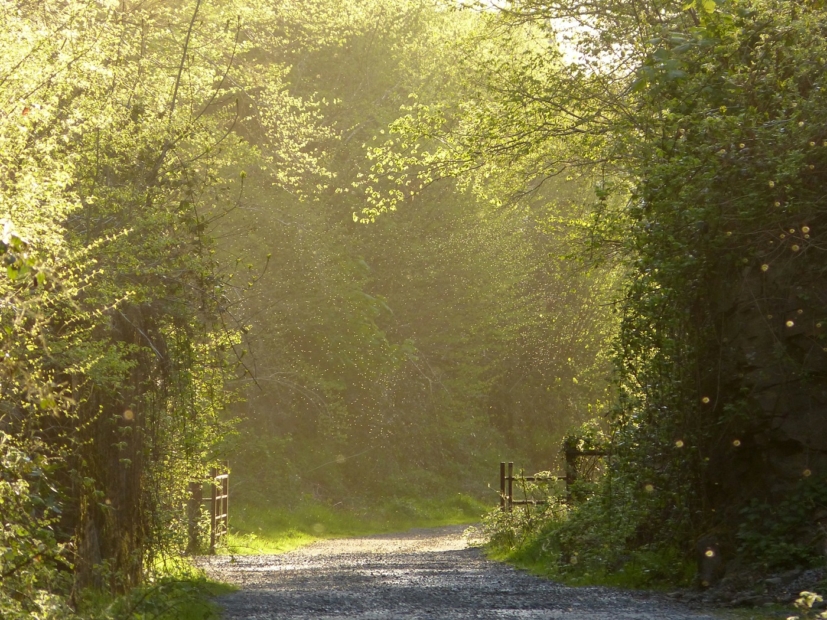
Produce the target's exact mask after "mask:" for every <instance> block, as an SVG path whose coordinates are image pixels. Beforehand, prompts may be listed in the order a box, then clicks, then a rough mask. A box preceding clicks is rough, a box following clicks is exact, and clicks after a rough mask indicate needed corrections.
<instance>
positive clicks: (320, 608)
mask: <svg viewBox="0 0 827 620" xmlns="http://www.w3.org/2000/svg"><path fill="white" fill-rule="evenodd" d="M463 529H464V528H463V527H445V528H436V529H427V530H412V531H410V532H406V533H404V534H390V535H382V536H371V537H366V538H353V539H339V540H327V541H321V542H317V543H314V544H312V545H310V546H308V547H304V548H302V549H299V550H297V551H293V552H291V553H286V554H284V555H259V556H236V557H235V558H231V557H228V556H217V557H215V556H214V557H211V558H203V560H202V561H201V562H200V564H201V566H202V567H203V568H205V569H206V570H207V572H208V573H209V574H210V576H212V577H213V578H217V579H221V580H223V581H227V582H230V583H235V584H237V585H239V586H240V587H241V589H240V590H239V591H238V592H235V593H233V594H230V595H227V596H224V597H221V598H220V599H219V601H220V603H221V605H222V606H223V607H224V609H225V618H226V619H227V620H241V619H245V620H253V619H255V620H276V619H278V620H282V619H284V620H287V619H290V620H311V619H313V620H334V619H344V618H348V619H354V620H386V619H387V620H397V619H402V618H405V619H417V620H418V619H424V618H428V619H433V620H442V619H444V620H460V619H466V618H469V619H470V618H474V619H485V620H488V619H494V618H496V619H511V618H515V619H516V618H519V619H521V620H539V619H544V620H545V619H549V620H551V619H555V620H557V619H561V620H632V619H634V620H690V619H695V620H700V619H701V618H707V619H709V618H712V616H709V615H703V614H700V613H698V612H693V611H691V610H689V609H687V608H685V607H682V606H679V605H678V604H676V603H674V602H672V601H670V600H668V599H665V598H662V597H660V596H659V595H650V594H646V593H639V592H622V591H618V590H612V589H609V588H570V587H566V586H562V585H559V584H556V583H553V582H550V581H545V580H543V579H540V578H537V577H534V576H532V575H529V574H526V573H524V572H521V571H518V570H515V569H514V568H511V567H510V566H506V565H503V564H499V563H497V562H492V561H490V560H486V559H485V558H484V557H483V555H482V553H481V552H480V550H479V549H476V548H473V547H469V546H468V544H467V541H466V540H465V539H464V538H463V537H462V531H463Z"/></svg>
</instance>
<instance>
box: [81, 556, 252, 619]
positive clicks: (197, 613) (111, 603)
mask: <svg viewBox="0 0 827 620" xmlns="http://www.w3.org/2000/svg"><path fill="white" fill-rule="evenodd" d="M155 568H156V569H157V570H156V574H157V575H158V576H157V577H156V578H154V579H151V580H149V581H148V582H147V583H145V584H143V585H141V586H139V587H137V588H134V589H132V590H130V591H129V593H127V594H125V595H122V596H112V595H111V594H109V593H106V592H102V591H98V590H87V591H85V592H84V593H83V594H82V595H81V597H80V600H79V602H78V603H79V605H78V615H79V616H80V617H82V618H88V619H89V620H109V619H111V618H124V619H125V618H136V619H137V618H152V619H153V620H219V619H220V618H221V613H220V611H219V608H218V606H217V605H216V604H215V603H214V602H213V600H212V599H213V597H215V596H219V595H221V594H227V593H229V592H233V591H235V590H236V589H237V588H236V587H235V586H233V585H230V584H226V583H220V582H217V581H212V580H210V579H207V577H206V576H205V575H204V573H203V571H201V570H200V569H198V568H195V567H194V566H192V564H190V563H189V562H188V560H186V559H185V558H179V559H175V560H173V561H170V562H163V563H159V565H158V566H156V567H155Z"/></svg>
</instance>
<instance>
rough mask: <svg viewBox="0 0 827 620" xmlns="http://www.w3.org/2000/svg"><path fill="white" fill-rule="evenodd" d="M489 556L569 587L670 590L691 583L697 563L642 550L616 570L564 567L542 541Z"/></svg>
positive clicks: (494, 551) (493, 550)
mask: <svg viewBox="0 0 827 620" xmlns="http://www.w3.org/2000/svg"><path fill="white" fill-rule="evenodd" d="M486 553H487V555H488V557H490V558H491V559H493V560H497V561H500V562H506V563H508V564H511V565H513V566H516V567H517V568H520V569H522V570H525V571H528V572H530V573H532V574H534V575H539V576H541V577H545V578H547V579H553V580H554V581H559V582H561V583H564V584H566V585H569V586H610V587H615V588H627V589H646V590H670V589H674V588H675V587H686V586H689V585H690V584H691V583H692V581H693V578H694V576H695V566H694V564H693V563H691V562H689V561H687V560H686V558H683V557H681V556H680V554H678V553H677V552H675V551H672V552H670V551H668V550H664V551H659V552H652V551H649V552H645V551H638V552H636V553H634V554H632V555H631V557H630V558H629V559H628V560H627V561H626V562H625V563H624V564H623V566H621V567H619V568H618V569H616V570H607V569H606V568H605V567H603V566H599V565H597V566H596V565H594V564H593V563H592V565H591V566H588V565H584V564H583V563H581V564H580V565H574V564H572V565H567V566H562V567H561V566H560V565H559V564H558V561H557V557H556V556H555V555H553V554H550V553H549V552H547V551H546V550H545V549H544V548H543V546H542V545H541V544H539V541H537V540H531V541H529V542H527V543H526V544H524V545H522V546H519V547H516V548H512V549H502V548H501V549H497V548H488V549H487V550H486Z"/></svg>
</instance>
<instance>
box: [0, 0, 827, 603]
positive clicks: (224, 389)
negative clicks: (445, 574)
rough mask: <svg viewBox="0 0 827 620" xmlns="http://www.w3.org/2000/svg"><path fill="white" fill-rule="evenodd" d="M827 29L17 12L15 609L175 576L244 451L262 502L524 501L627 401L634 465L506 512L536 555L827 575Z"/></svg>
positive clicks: (691, 13)
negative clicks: (518, 488)
mask: <svg viewBox="0 0 827 620" xmlns="http://www.w3.org/2000/svg"><path fill="white" fill-rule="evenodd" d="M825 24H827V13H825V9H824V7H823V6H822V3H820V2H800V3H786V2H780V1H777V0H714V1H713V0H702V1H700V0H698V1H694V2H689V3H688V4H685V3H680V2H673V1H671V0H646V1H645V2H636V3H629V2H626V1H624V0H617V1H615V0H603V1H601V2H576V1H574V0H571V1H569V0H562V1H560V2H534V1H533V0H514V1H513V2H508V3H505V4H504V5H503V6H500V7H494V6H491V3H487V2H486V3H483V4H481V5H478V6H475V5H472V4H471V3H468V5H467V6H465V7H464V8H463V7H461V6H460V3H444V2H438V1H434V2H430V1H424V0H391V1H388V0H382V1H379V0H358V1H357V0H353V1H351V2H346V3H341V2H334V1H333V0H307V1H304V0H303V1H302V2H274V1H272V0H245V1H241V0H224V1H222V2H209V1H208V0H192V1H189V2H183V1H180V2H179V1H170V2H137V1H136V2H131V1H116V0H46V1H38V2H31V1H29V0H6V1H4V2H2V3H0V45H2V48H3V50H4V53H3V55H2V57H0V101H2V105H0V225H2V233H0V261H2V263H3V265H2V269H3V271H2V272H0V320H2V329H1V330H0V354H2V360H0V524H2V530H0V615H2V616H3V617H10V618H15V617H20V618H24V617H42V618H49V617H54V618H57V617H67V616H68V615H70V614H72V613H75V612H76V611H77V609H78V608H79V605H81V604H82V601H83V600H85V599H84V597H85V596H86V595H85V594H84V592H86V591H87V590H88V589H89V588H93V589H95V588H96V589H99V590H101V589H102V590H106V591H108V592H110V593H122V592H125V591H128V590H130V588H133V587H135V586H136V585H138V584H141V583H142V582H146V581H147V577H148V576H149V577H152V578H153V579H154V578H155V575H153V572H155V571H156V568H157V567H158V566H159V565H160V564H161V562H162V560H163V559H164V558H166V557H170V556H174V555H176V554H178V553H181V552H183V550H184V549H185V548H186V547H187V546H189V547H190V551H192V550H193V544H192V541H191V540H190V538H189V534H190V533H191V530H192V527H193V526H194V525H195V524H194V523H192V522H190V521H188V517H187V511H186V504H187V501H188V495H187V489H188V486H189V484H190V483H198V482H201V481H204V480H205V478H206V474H207V471H208V469H209V467H210V466H211V465H214V464H215V463H217V462H218V461H219V460H220V459H223V458H225V457H227V456H228V455H231V456H232V457H233V463H234V468H235V474H234V491H233V492H234V494H237V495H236V498H237V499H240V500H242V502H251V503H254V504H258V509H261V508H262V507H266V506H268V505H275V504H278V505H279V506H280V507H283V506H284V505H288V506H289V505H290V504H291V503H295V502H297V501H302V498H303V497H304V498H307V497H311V498H313V499H314V501H316V502H321V503H324V504H326V505H327V507H332V506H341V505H345V506H349V507H351V508H355V509H359V508H360V507H365V506H369V505H370V502H371V501H376V500H377V499H379V498H384V499H385V500H387V498H389V497H393V498H396V499H397V500H398V502H399V506H400V507H401V508H400V509H404V508H405V498H406V497H416V496H422V495H428V496H431V497H434V496H437V497H438V496H440V495H442V496H448V495H456V493H457V492H460V493H468V494H473V495H476V496H477V497H485V496H486V494H487V496H488V497H489V498H490V500H491V502H492V503H494V502H496V500H497V495H496V491H495V490H490V489H488V488H486V485H485V483H486V482H488V481H491V482H493V479H494V475H495V473H496V469H495V466H496V465H495V464H496V463H497V462H498V461H500V460H504V459H509V460H517V461H520V462H519V466H523V467H526V468H536V469H552V468H553V467H554V461H555V459H556V456H557V452H558V449H559V446H560V444H561V441H562V440H563V437H564V435H565V433H566V431H567V430H568V429H570V428H572V427H576V426H577V425H578V424H581V423H582V422H584V421H586V420H588V419H590V418H591V419H593V418H596V416H597V414H599V413H605V412H607V411H608V412H609V413H608V414H607V415H605V416H604V417H602V418H600V420H598V421H593V422H592V423H591V424H590V425H587V426H586V427H582V429H581V430H583V432H587V433H588V434H589V437H588V438H584V437H582V436H580V437H574V438H573V439H571V441H570V443H571V442H574V443H571V445H575V444H576V443H577V442H578V441H580V442H581V443H582V442H583V441H586V440H587V439H588V441H591V442H592V443H591V444H589V445H591V446H592V447H601V449H602V448H605V449H606V450H608V451H609V452H610V456H609V457H608V459H607V461H606V464H605V467H604V468H603V469H604V470H605V474H606V475H605V476H604V477H602V478H597V479H594V480H582V481H581V483H580V484H579V486H578V487H577V488H573V489H572V490H571V500H572V501H570V502H569V503H568V504H567V505H563V504H562V503H560V502H557V503H553V504H552V505H551V506H550V507H549V508H548V509H547V510H546V512H545V514H543V515H539V516H538V515H532V514H530V513H528V514H523V515H522V516H521V517H520V519H522V520H521V521H520V522H519V523H517V524H516V525H515V524H514V523H513V522H509V518H506V517H503V516H502V515H499V516H496V517H492V518H491V520H492V524H493V525H492V527H493V530H494V531H495V532H496V534H495V536H499V540H505V541H506V543H504V544H505V545H506V546H510V545H515V544H518V543H520V542H521V539H520V536H519V535H518V536H514V533H515V532H518V531H519V532H523V533H525V532H531V533H532V535H533V536H534V539H533V542H532V544H533V545H534V549H535V550H536V549H539V550H540V555H541V556H542V557H543V558H544V560H543V561H545V562H548V561H549V558H551V559H552V563H553V564H554V565H555V566H557V567H558V569H559V570H560V571H561V572H562V573H566V572H568V573H577V572H580V573H581V574H582V573H584V572H589V571H591V572H592V573H594V572H598V573H606V572H611V571H619V570H620V571H622V570H627V568H628V570H636V571H638V573H639V574H640V575H643V577H641V579H640V580H638V581H639V582H641V583H644V582H646V580H647V579H648V580H650V581H651V579H671V580H680V579H682V578H683V576H684V567H685V562H684V560H685V558H687V557H688V556H689V555H690V554H691V552H692V550H693V549H694V547H695V543H696V542H697V541H698V540H712V539H714V540H715V541H716V542H715V545H716V548H718V547H717V545H719V546H720V548H721V549H723V550H724V552H725V553H726V554H727V555H730V556H731V555H733V554H735V553H736V552H737V553H739V554H740V555H741V556H742V557H743V558H744V559H745V560H746V561H748V562H752V563H753V564H756V565H763V566H764V567H772V566H778V567H782V566H792V565H799V564H806V563H813V562H816V561H818V560H819V557H820V556H818V554H817V553H816V551H815V549H816V548H817V545H818V544H821V543H823V527H822V526H823V519H824V514H825V512H824V511H825V509H827V507H826V506H825V505H824V502H825V499H824V494H823V492H822V491H821V490H820V489H821V487H820V486H819V485H820V484H821V483H823V479H824V476H825V473H827V461H825V456H824V455H825V454H827V445H825V443H824V442H825V440H824V437H827V428H825V426H824V420H825V419H827V411H825V409H824V403H825V402H827V395H826V394H825V392H824V385H825V373H827V356H825V351H827V347H826V346H825V341H824V338H825V336H824V328H823V323H824V321H825V320H827V310H826V309H825V301H826V300H825V298H824V293H823V291H824V290H825V289H824V285H825V279H824V267H823V266H824V248H823V245H822V243H821V241H822V238H823V234H822V232H821V226H822V225H824V221H825V202H824V196H823V191H822V185H823V174H824V166H825V164H827V150H825V149H827V133H825V130H824V127H823V123H821V122H820V120H819V119H821V118H822V117H823V116H824V115H825V113H827V109H826V108H827V101H825V96H824V86H825V84H824V83H823V82H824V79H825V78H824V71H823V69H824V63H825V58H827V47H825V37H824V36H823V35H824V34H825V32H824V31H825ZM612 361H613V362H614V367H612ZM613 368H614V369H613ZM612 381H613V382H614V388H613V389H610V384H611V382H612ZM232 418H239V420H240V423H239V424H238V425H237V429H238V432H237V434H235V435H232V434H231V433H230V432H229V431H230V428H231V426H232V424H231V422H230V420H231V419H232ZM604 433H605V434H604ZM598 444H599V446H598ZM582 445H585V444H582ZM601 471H603V470H601ZM234 501H235V500H234ZM462 501H464V500H462ZM819 519H821V521H819ZM518 521H519V519H518ZM819 523H821V525H819ZM819 527H822V529H821V530H819ZM509 528H512V529H509ZM538 532H539V534H538ZM150 581H151V580H150ZM124 601H127V599H124ZM123 605H126V607H124V609H127V608H128V607H129V605H130V603H128V602H123V601H122V606H123ZM133 611H134V609H133V610H132V611H126V612H124V613H125V614H127V615H128V614H129V613H132V612H133Z"/></svg>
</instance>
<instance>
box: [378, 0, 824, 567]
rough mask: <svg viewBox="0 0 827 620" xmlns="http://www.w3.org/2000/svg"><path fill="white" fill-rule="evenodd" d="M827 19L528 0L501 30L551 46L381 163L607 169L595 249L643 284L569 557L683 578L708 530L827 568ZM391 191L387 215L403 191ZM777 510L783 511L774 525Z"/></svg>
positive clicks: (634, 294)
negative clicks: (600, 459)
mask: <svg viewBox="0 0 827 620" xmlns="http://www.w3.org/2000/svg"><path fill="white" fill-rule="evenodd" d="M482 10H483V11H484V12H485V9H484V8H483V9H482ZM825 17H826V16H825V13H824V9H823V7H822V6H821V5H820V3H804V4H800V3H796V4H791V3H781V2H764V1H754V2H753V1H750V2H747V1H743V2H741V1H733V2H728V1H721V2H712V1H710V2H693V3H689V4H686V5H684V4H683V3H677V2H668V1H652V2H644V3H625V2H618V3H614V2H603V3H579V2H559V3H557V2H555V3H534V2H532V1H531V0H526V1H515V2H510V3H507V4H506V5H505V6H503V7H502V9H501V10H500V11H499V12H496V13H494V14H492V15H491V16H490V20H491V22H492V23H494V24H495V25H496V27H498V28H500V29H505V30H507V31H508V32H510V33H512V34H513V33H517V32H522V31H525V29H526V28H529V27H535V28H539V29H541V30H542V31H545V32H551V33H553V34H554V35H555V36H554V37H549V38H548V39H547V41H551V42H550V43H549V42H545V43H540V44H535V45H534V46H533V47H529V48H527V49H525V50H523V53H522V54H521V55H520V58H519V60H518V61H517V62H508V64H507V66H504V67H503V66H498V65H497V64H496V63H488V64H486V65H485V66H484V67H482V68H479V69H478V72H481V74H482V75H483V77H482V78H478V79H477V80H474V81H473V82H472V83H473V84H474V85H478V84H484V85H485V88H484V90H483V93H484V94H485V95H487V99H486V97H484V96H481V95H480V94H479V93H474V95H471V96H468V97H467V100H468V101H469V104H468V105H466V106H458V107H456V108H453V109H449V108H445V107H435V106H428V105H419V104H416V105H414V106H413V107H412V108H410V111H409V114H408V115H407V116H406V117H405V118H404V119H402V120H401V121H398V122H396V123H395V124H394V125H393V126H392V128H393V130H394V131H395V132H397V133H398V135H399V137H398V138H396V139H394V140H393V141H391V142H388V143H387V144H386V145H385V147H383V148H381V149H379V150H378V151H376V157H377V158H378V162H379V163H378V164H376V165H374V173H384V171H385V168H386V167H390V169H392V170H394V171H395V174H400V175H403V177H404V178H406V179H410V180H412V181H414V182H417V183H422V184H427V183H429V182H431V180H432V179H434V178H439V177H440V176H442V175H446V174H447V175H459V176H460V177H462V178H464V179H465V181H464V182H465V183H466V184H467V185H469V186H471V187H475V188H479V187H482V188H483V189H485V188H486V185H487V184H488V182H487V179H488V178H489V177H490V176H491V175H492V174H496V171H497V170H498V169H501V168H505V167H506V166H508V168H509V169H510V170H511V171H514V170H516V171H517V173H516V177H515V176H513V175H510V174H508V173H506V176H505V178H513V179H514V181H515V183H514V185H512V186H511V187H508V186H506V187H505V188H504V189H506V190H509V191H510V195H512V196H513V195H519V194H520V193H521V192H525V191H530V190H531V188H532V187H534V186H536V185H537V184H538V183H542V182H543V181H544V180H545V179H549V178H553V177H554V175H555V173H558V171H560V170H564V171H567V172H568V174H570V175H574V174H577V173H578V172H581V173H583V174H586V175H587V176H588V177H589V178H591V179H593V181H594V185H595V187H596V192H595V199H594V201H593V206H592V211H591V213H592V215H591V219H590V224H589V226H588V227H587V228H588V234H587V235H585V236H584V237H585V239H584V241H586V243H584V244H583V251H582V253H581V256H589V258H590V259H591V260H596V261H598V264H605V262H604V261H612V260H620V261H621V263H622V264H623V265H625V266H626V267H627V270H628V271H627V274H628V279H627V280H626V284H625V289H624V291H623V294H622V296H621V297H620V299H619V304H618V310H619V315H620V317H621V325H620V332H619V336H618V338H617V340H616V344H615V348H614V359H615V364H616V368H617V373H618V374H617V383H616V384H617V388H618V393H617V396H618V400H617V403H616V405H615V406H614V408H613V410H612V413H611V415H610V416H609V418H608V421H609V423H610V430H611V433H610V438H609V440H608V445H607V448H608V449H609V450H610V451H611V453H612V455H611V457H610V459H609V467H608V476H607V477H606V479H605V481H604V482H603V485H602V487H601V489H600V490H599V491H598V492H597V493H596V494H595V495H594V496H592V499H590V500H589V501H587V502H585V503H584V504H583V505H582V506H581V507H580V508H579V509H578V510H576V511H575V512H574V513H573V514H571V515H570V516H568V517H566V518H565V519H564V520H563V522H562V523H563V524H562V525H560V523H559V521H558V520H556V519H552V522H553V523H552V525H550V526H549V527H550V529H549V530H548V531H546V532H545V533H544V534H542V535H541V538H540V539H538V540H540V543H538V544H540V546H542V547H543V549H545V550H546V552H548V553H549V554H550V555H551V556H552V558H554V560H553V561H554V562H560V563H561V566H562V567H563V568H565V570H573V571H575V572H581V573H582V572H584V571H586V572H588V571H592V572H595V571H597V572H601V571H603V572H605V571H612V570H618V569H620V568H623V567H624V566H625V565H627V564H629V565H630V566H631V565H632V564H635V563H637V565H638V567H639V565H640V563H641V562H643V563H644V564H645V563H646V562H649V563H650V564H651V563H652V562H654V564H655V565H658V564H659V565H660V566H654V565H653V566H650V568H647V570H646V571H644V572H648V573H649V576H648V577H649V578H650V580H651V579H667V580H669V579H672V580H675V579H679V578H680V574H681V573H682V572H683V571H682V569H681V565H680V563H679V562H673V561H672V559H673V558H674V557H678V558H680V557H684V558H686V557H691V555H692V553H693V552H694V549H695V545H696V541H703V540H708V541H709V540H715V541H716V542H715V545H716V548H717V546H718V545H719V544H720V546H721V547H720V548H722V549H724V553H725V555H726V556H727V557H730V558H731V557H732V556H733V555H735V554H736V553H739V554H740V555H741V556H742V557H743V558H747V559H749V561H751V562H754V563H757V564H759V565H764V566H765V567H772V566H775V567H783V566H785V565H790V564H791V563H792V564H801V563H802V562H804V563H807V562H812V561H819V560H818V557H819V555H818V552H817V549H819V548H820V547H819V545H820V544H821V542H820V541H822V540H823V536H824V534H823V528H821V526H820V525H819V519H821V518H823V512H824V509H825V506H824V504H823V500H821V499H815V497H816V496H814V495H812V494H810V495H807V497H809V498H810V499H809V500H807V501H804V500H800V501H799V500H798V499H796V498H797V497H798V496H799V491H796V490H795V489H797V488H798V481H800V480H802V479H808V478H811V480H807V481H806V484H816V485H817V484H818V482H813V479H819V480H820V479H822V478H823V476H824V475H825V462H824V458H823V454H824V448H825V446H824V445H823V441H821V440H820V439H818V438H819V437H822V436H823V420H824V419H825V417H824V415H825V411H824V408H823V403H824V393H823V387H822V386H823V384H824V373H825V358H824V351H825V348H824V334H823V332H822V321H823V318H824V313H825V305H824V298H823V294H822V292H821V291H822V290H823V264H824V257H823V253H822V248H821V246H820V245H819V243H818V238H819V234H820V233H819V230H820V226H821V224H820V222H821V220H822V219H823V217H824V215H823V210H824V201H823V195H822V192H821V187H822V185H823V182H822V177H823V175H822V167H823V155H824V152H823V149H824V136H823V135H822V134H823V127H822V126H821V124H820V122H819V119H820V118H821V116H822V115H823V109H822V108H823V105H824V95H823V92H824V91H823V85H822V81H823V72H822V71H821V67H822V66H823V62H824V60H823V59H824V50H823V48H822V47H821V43H822V41H823V39H822V38H821V37H820V36H819V35H817V34H816V33H820V32H821V31H822V30H823V28H824V24H825ZM535 40H536V39H535ZM561 42H563V43H561ZM489 67H490V68H491V74H490V77H489V78H488V79H487V80H486V79H485V76H486V75H487V73H486V70H487V69H488V68H489ZM481 102H482V103H481ZM375 196H376V199H375V200H373V202H372V204H371V205H369V206H368V207H367V208H366V210H365V211H364V216H365V217H367V218H371V217H375V216H376V215H377V214H378V213H382V212H383V211H385V210H387V209H392V208H394V207H395V206H396V202H397V201H398V200H399V199H400V198H401V195H400V194H399V193H398V192H394V191H385V192H382V191H379V190H377V192H376V194H375ZM785 497H787V498H788V499H786V500H785V499H783V498H785ZM802 497H803V496H802ZM758 506H763V508H758ZM776 506H777V510H776V509H775V508H771V507H776ZM758 514H761V515H764V516H766V515H768V514H773V515H774V519H775V523H776V525H768V524H767V523H766V522H764V524H763V525H762V526H761V527H758V528H757V529H756V525H757V524H758V522H761V521H762V518H761V517H758V516H756V515H758ZM785 520H787V522H789V523H792V522H793V521H795V523H796V524H797V525H796V526H795V527H792V526H790V527H786V526H784V525H783V523H784V522H785ZM535 522H536V520H535ZM779 524H781V525H779ZM751 528H752V529H751ZM770 530H771V531H772V532H773V534H772V537H774V538H775V539H776V540H778V541H779V542H778V543H777V544H775V545H774V544H772V543H770V542H768V538H770V536H769V534H767V532H768V531H770ZM782 531H783V532H785V533H784V534H783V535H781V532H782ZM758 539H761V540H763V541H764V542H765V543H766V544H756V540H758ZM782 540H783V542H781V541H782ZM552 541H553V544H552ZM647 554H649V555H647ZM651 554H655V555H654V556H651ZM650 556H651V557H654V558H655V559H654V560H652V561H651V562H650V561H649V560H647V559H646V558H647V557H650ZM782 556H786V558H787V560H786V561H783V560H782ZM573 558H577V561H576V562H574V561H572V559H573ZM658 558H660V559H658ZM794 558H796V559H794ZM805 558H809V559H806V560H805ZM670 566H671V567H672V568H671V569H670V568H669V567H670ZM664 567H665V570H662V569H663V568H664ZM675 568H676V569H677V571H676V570H674V569H675Z"/></svg>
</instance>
